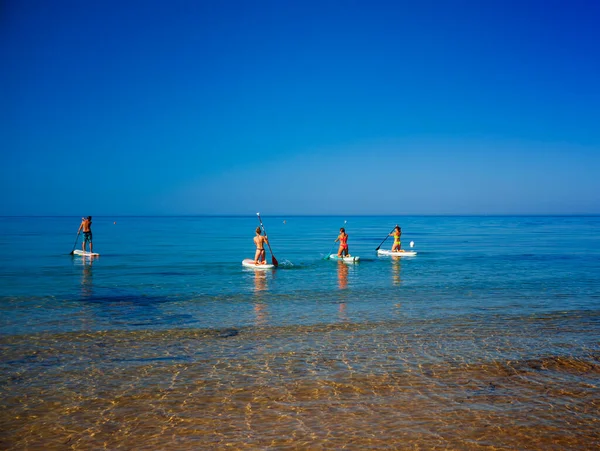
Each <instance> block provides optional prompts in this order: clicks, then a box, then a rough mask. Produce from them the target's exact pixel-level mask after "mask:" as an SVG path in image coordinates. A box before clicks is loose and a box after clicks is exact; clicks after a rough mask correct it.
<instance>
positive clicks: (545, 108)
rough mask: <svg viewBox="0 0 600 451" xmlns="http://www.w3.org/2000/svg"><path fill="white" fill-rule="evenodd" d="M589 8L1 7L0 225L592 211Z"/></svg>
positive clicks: (596, 100)
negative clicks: (47, 219) (97, 218)
mask: <svg viewBox="0 0 600 451" xmlns="http://www.w3.org/2000/svg"><path fill="white" fill-rule="evenodd" d="M598 23H600V3H598V2H595V1H569V2H567V1H562V2H561V1H552V0H550V1H509V0H506V1H495V0H489V1H479V0H472V1H471V0H469V1H458V0H457V1H451V0H437V1H418V2H416V1H410V2H409V1H406V2H405V1H400V0H399V1H395V2H391V1H390V2H377V1H368V2H367V1H360V2H359V1H345V2H342V1H337V2H329V1H318V2H316V1H315V2H313V1H298V2H296V1H290V2H286V1H255V2H252V1H243V2H242V1H239V2H238V1H216V2H215V1H211V2H208V1H180V0H174V1H168V2H167V1H160V2H158V1H128V2H116V1H102V2H87V1H79V0H73V1H62V0H56V1H52V2H47V1H42V0H37V1H33V0H24V1H21V0H19V1H17V0H6V1H4V2H2V3H1V4H0V57H1V61H2V62H3V68H2V70H0V148H1V154H0V189H2V192H3V195H2V196H1V197H0V214H2V215H71V214H72V215H77V216H80V215H88V214H90V215H129V214H131V215H146V214H254V213H256V212H257V211H260V212H262V213H263V214H286V215H290V214H390V215H404V214H579V213H584V214H600V176H599V174H600V126H599V124H600V83H599V80H600V56H599V55H600V53H599V51H598V48H599V47H600V28H598Z"/></svg>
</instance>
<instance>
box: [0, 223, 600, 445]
mask: <svg viewBox="0 0 600 451" xmlns="http://www.w3.org/2000/svg"><path fill="white" fill-rule="evenodd" d="M263 222H264V225H265V227H266V229H267V232H268V234H269V238H270V242H271V246H272V250H273V252H274V254H275V257H276V258H277V260H278V261H279V264H280V265H279V268H278V269H276V270H274V271H254V270H252V269H246V268H243V267H242V265H241V261H242V260H243V259H244V258H252V257H253V254H254V247H253V243H252V238H253V236H254V229H255V228H256V226H257V225H258V220H257V217H95V218H94V221H93V232H94V251H95V252H98V253H100V254H101V255H100V257H97V258H94V259H90V258H81V257H77V256H75V257H73V256H71V255H69V253H70V252H71V250H72V249H73V243H74V240H75V237H76V232H77V228H78V226H79V218H64V217H44V218H0V344H1V346H2V351H3V352H2V354H3V357H2V360H1V364H0V368H1V369H2V371H1V373H2V376H0V389H1V390H2V393H1V394H2V401H3V407H4V409H3V413H2V417H1V420H2V425H3V426H4V428H3V429H4V430H5V431H6V430H11V431H14V432H13V433H12V434H4V438H3V439H2V440H0V445H3V446H2V447H3V448H7V449H22V448H23V447H24V446H25V445H27V446H33V447H35V446H37V445H38V444H39V443H42V442H43V440H46V442H45V443H47V444H48V446H49V447H50V448H52V447H57V448H59V447H60V446H61V445H62V444H64V443H65V442H67V441H68V443H69V444H70V445H71V446H72V447H74V448H77V449H89V448H90V447H91V448H94V447H99V446H101V445H100V444H102V443H106V442H108V444H109V447H112V448H115V447H124V448H127V447H128V444H129V445H130V446H134V445H133V444H137V445H139V444H140V443H143V444H144V446H147V447H149V449H155V448H169V449H196V448H197V447H198V446H200V447H215V446H225V445H227V446H234V447H243V446H245V447H249V448H256V447H260V448H267V447H275V448H277V447H297V448H306V447H313V446H314V447H317V448H318V447H321V448H339V447H343V446H351V447H352V446H355V447H368V446H371V447H378V446H379V447H381V446H383V447H388V446H389V447H395V446H396V447H397V446H399V444H400V443H402V444H403V446H406V447H407V448H411V447H413V448H417V447H419V446H421V447H425V448H431V447H436V446H442V447H450V448H460V449H479V447H481V446H497V447H500V448H502V447H505V448H507V449H514V448H515V447H516V448H520V449H539V447H544V448H545V449H549V448H552V447H555V448H556V449H565V448H574V449H589V445H590V444H598V445H600V438H599V437H600V436H599V434H598V432H597V430H598V428H597V424H598V422H599V421H600V416H599V409H600V402H599V399H600V392H599V390H598V381H599V378H598V376H599V374H600V371H599V364H598V360H599V358H600V345H599V343H600V278H599V276H598V275H599V274H600V217H537V216H535V217H523V216H519V217H285V218H284V217H269V216H264V217H263ZM396 223H398V224H400V225H401V227H402V230H403V236H402V243H403V247H404V248H408V247H409V246H408V243H409V242H410V241H414V243H415V246H414V248H413V250H416V251H417V252H418V254H417V256H415V257H403V258H393V257H378V256H377V254H376V252H375V248H376V247H377V246H378V245H379V244H380V243H381V241H382V240H383V239H384V238H385V237H386V235H387V234H388V233H389V232H390V231H391V229H392V228H393V227H394V225H395V224H396ZM341 226H344V227H345V228H346V230H347V232H348V234H349V240H348V242H349V246H350V252H351V254H353V255H357V256H360V262H359V263H358V264H355V265H348V264H345V263H341V262H334V261H330V260H324V259H323V257H324V256H325V255H327V254H328V253H329V252H330V251H331V250H332V248H333V249H334V250H335V249H337V246H334V243H333V240H334V239H335V238H336V236H337V233H338V230H339V228H340V227H341ZM391 245H392V239H391V238H390V239H388V240H387V241H386V242H385V243H384V245H383V247H384V248H391ZM77 247H78V248H79V247H80V241H79V243H78V245H77ZM267 258H268V260H270V259H271V255H270V254H268V256H267ZM49 387H51V388H49ZM192 394H193V395H192ZM159 395H160V396H159ZM49 399H51V400H52V402H51V403H50V402H49V401H48V400H49ZM542 400H543V401H542ZM548 406H550V407H548ZM248 409H250V410H248ZM200 411H201V412H202V413H199V412H200ZM417 412H418V413H417ZM439 412H445V414H444V415H442V416H440V414H439ZM167 413H168V415H167ZM224 413H226V415H224ZM383 414H385V419H384V418H382V415H383ZM169 418H170V419H169ZM565 422H570V423H572V424H575V426H574V427H572V428H571V430H570V433H568V434H566V433H564V432H561V431H563V426H562V425H563V424H564V423H565ZM369 431H375V433H374V434H373V433H372V432H369ZM49 437H50V438H51V439H50V441H49V442H48V441H47V440H48V439H49ZM52 440H55V441H52ZM61 440H62V441H61ZM111 444H112V446H111ZM117 445H118V446H117ZM137 445H136V447H137Z"/></svg>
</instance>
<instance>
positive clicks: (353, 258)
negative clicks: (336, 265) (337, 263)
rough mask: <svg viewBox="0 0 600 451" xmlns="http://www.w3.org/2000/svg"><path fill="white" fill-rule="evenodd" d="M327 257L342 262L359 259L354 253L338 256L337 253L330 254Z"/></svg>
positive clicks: (354, 261) (352, 261)
mask: <svg viewBox="0 0 600 451" xmlns="http://www.w3.org/2000/svg"><path fill="white" fill-rule="evenodd" d="M329 258H330V259H331V260H342V261H343V262H344V263H356V262H357V261H359V260H360V257H355V256H354V255H348V256H343V257H338V255H337V254H330V255H329Z"/></svg>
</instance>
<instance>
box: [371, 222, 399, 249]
mask: <svg viewBox="0 0 600 451" xmlns="http://www.w3.org/2000/svg"><path fill="white" fill-rule="evenodd" d="M396 227H398V225H396V226H395V227H394V228H393V229H392V232H393V231H394V230H396ZM392 232H390V233H388V234H387V235H386V236H385V238H384V239H383V241H382V242H381V243H380V244H379V246H377V249H375V251H378V250H379V248H380V247H381V246H382V245H383V243H385V240H387V239H388V238H389V237H390V234H391V233H392Z"/></svg>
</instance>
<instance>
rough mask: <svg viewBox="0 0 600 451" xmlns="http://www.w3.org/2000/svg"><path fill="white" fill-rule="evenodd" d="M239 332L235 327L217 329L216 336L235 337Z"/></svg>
mask: <svg viewBox="0 0 600 451" xmlns="http://www.w3.org/2000/svg"><path fill="white" fill-rule="evenodd" d="M239 333H240V332H239V331H238V330H237V329H224V330H221V331H219V334H218V335H217V336H218V337H219V338H229V337H235V336H236V335H237V334H239Z"/></svg>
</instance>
